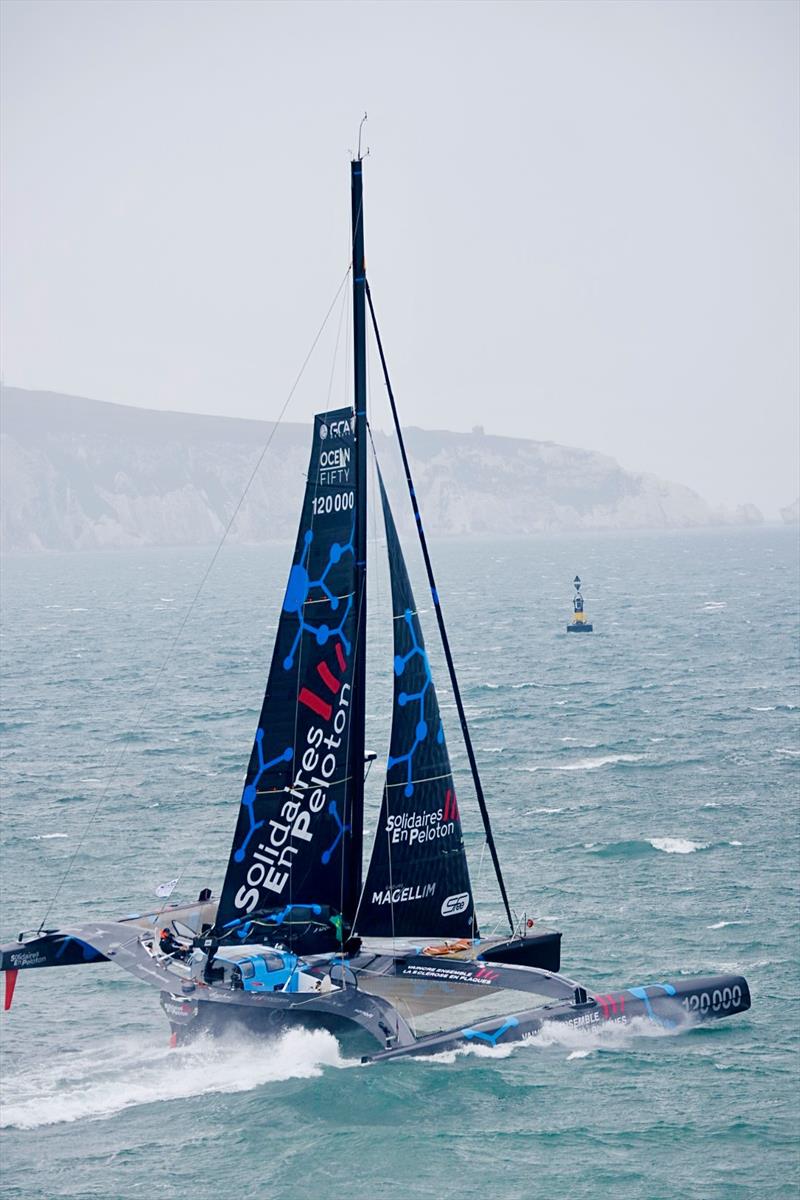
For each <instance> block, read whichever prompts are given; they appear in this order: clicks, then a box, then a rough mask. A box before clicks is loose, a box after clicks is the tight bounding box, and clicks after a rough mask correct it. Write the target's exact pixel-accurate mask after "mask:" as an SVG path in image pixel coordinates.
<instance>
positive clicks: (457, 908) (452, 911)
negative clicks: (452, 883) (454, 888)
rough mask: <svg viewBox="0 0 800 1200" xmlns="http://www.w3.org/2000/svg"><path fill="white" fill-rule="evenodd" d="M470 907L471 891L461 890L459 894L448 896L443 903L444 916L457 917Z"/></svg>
mask: <svg viewBox="0 0 800 1200" xmlns="http://www.w3.org/2000/svg"><path fill="white" fill-rule="evenodd" d="M468 908H469V892H460V893H459V895H458V896H448V897H447V899H446V900H445V901H444V902H443V904H442V916H443V917H455V916H457V915H458V914H459V913H463V912H466V910H467V909H468Z"/></svg>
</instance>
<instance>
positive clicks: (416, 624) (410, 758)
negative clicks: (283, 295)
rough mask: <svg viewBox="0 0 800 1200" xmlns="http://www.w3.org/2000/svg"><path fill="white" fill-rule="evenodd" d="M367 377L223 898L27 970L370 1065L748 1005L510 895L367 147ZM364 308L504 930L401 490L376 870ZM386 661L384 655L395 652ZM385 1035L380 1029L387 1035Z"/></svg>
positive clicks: (44, 942) (279, 666)
mask: <svg viewBox="0 0 800 1200" xmlns="http://www.w3.org/2000/svg"><path fill="white" fill-rule="evenodd" d="M351 192H352V250H353V255H352V294H353V332H354V364H355V372H354V374H355V391H354V403H353V406H352V408H350V407H347V408H342V409H339V410H337V411H327V412H324V413H321V414H319V415H318V416H317V417H316V418H315V420H314V427H313V435H312V446H311V459H310V463H309V469H308V478H307V484H306V491H305V497H304V501H303V508H302V514H301V518H300V528H299V531H298V536H297V542H296V546H295V552H294V557H293V560H292V567H291V570H290V572H289V580H288V584H287V587H286V593H285V596H284V600H283V606H282V610H281V614H280V620H279V625H278V631H277V635H276V640H275V648H274V651H273V656H272V663H271V667H270V671H269V677H268V681H267V687H266V694H265V697H264V702H263V706H262V709H261V715H260V717H259V721H258V728H257V730H256V735H255V742H254V745H253V749H252V753H251V755H250V761H249V765H248V768H247V774H246V777H245V783H244V791H243V795H242V800H241V805H240V808H239V813H238V819H237V823H236V830H235V833H234V838H233V845H232V848H231V853H230V858H229V861H228V869H227V872H226V874H225V879H224V882H223V885H222V890H221V893H220V896H219V900H218V901H214V900H213V899H211V897H210V893H207V892H204V893H201V897H200V899H199V900H198V901H197V902H195V903H193V904H184V905H177V904H170V905H169V906H162V908H161V909H159V910H158V911H156V912H151V913H146V914H143V915H140V916H129V917H125V918H124V919H121V920H117V921H89V922H87V923H85V924H81V925H79V926H76V927H74V928H62V929H43V928H40V929H39V930H37V931H36V932H35V934H25V935H23V934H20V937H19V939H18V941H17V942H14V943H12V944H10V945H5V946H3V947H1V948H0V969H2V970H4V971H5V972H6V988H5V1006H6V1008H8V1007H10V1004H11V998H12V995H13V991H14V984H15V981H16V977H17V973H18V971H19V970H21V969H28V968H33V967H55V966H67V965H75V964H80V963H85V962H107V961H110V962H113V963H115V964H116V965H117V966H119V967H122V968H123V969H124V970H126V971H129V972H131V973H132V974H133V975H135V976H137V977H138V978H139V979H141V980H143V981H144V982H145V983H148V984H150V985H151V986H153V987H155V988H157V989H158V991H159V992H160V994H161V1004H162V1006H163V1008H164V1011H165V1012H166V1014H167V1017H168V1019H169V1021H170V1025H171V1028H172V1040H173V1042H174V1043H177V1042H182V1041H184V1040H186V1039H188V1038H190V1037H192V1036H194V1035H195V1034H197V1033H198V1032H201V1031H203V1032H206V1031H207V1032H211V1033H216V1032H219V1031H221V1030H224V1029H226V1028H227V1027H229V1026H231V1025H240V1026H242V1025H243V1026H245V1027H247V1028H249V1029H251V1030H255V1031H257V1032H259V1033H263V1034H274V1033H277V1032H280V1031H282V1030H284V1029H286V1028H287V1027H288V1026H291V1025H297V1024H302V1025H305V1026H310V1027H325V1028H329V1029H331V1030H333V1031H334V1032H341V1031H343V1030H345V1029H347V1028H348V1027H349V1028H350V1029H351V1030H352V1029H356V1030H361V1031H365V1032H366V1034H368V1035H371V1037H372V1039H373V1042H372V1044H371V1046H370V1048H371V1050H372V1053H371V1055H369V1056H368V1057H369V1059H370V1060H375V1059H386V1058H397V1057H401V1056H406V1055H413V1054H435V1053H439V1052H441V1051H445V1050H453V1049H458V1048H462V1047H466V1046H469V1045H484V1046H497V1045H499V1044H502V1045H505V1044H506V1043H510V1042H514V1041H518V1040H520V1039H524V1038H528V1037H531V1036H534V1035H536V1034H537V1033H538V1032H539V1031H540V1030H541V1029H542V1027H543V1025H545V1023H547V1022H566V1023H567V1024H569V1025H572V1026H576V1027H597V1026H598V1025H600V1024H603V1023H607V1022H612V1023H614V1022H615V1023H621V1022H622V1023H624V1022H629V1021H630V1020H631V1019H632V1018H634V1017H642V1018H646V1019H649V1020H650V1021H653V1022H657V1023H659V1024H662V1025H668V1026H673V1025H678V1024H679V1023H681V1022H682V1021H685V1020H688V1021H691V1019H692V1018H697V1019H708V1018H717V1017H726V1016H731V1015H733V1014H734V1013H739V1012H743V1011H745V1010H746V1009H747V1008H749V1006H750V994H749V989H748V986H747V983H746V981H745V979H744V978H743V977H742V976H740V975H708V976H703V977H694V978H688V977H684V978H675V979H673V980H672V981H665V982H658V983H645V984H643V985H640V986H634V987H625V988H622V989H620V990H615V991H612V992H610V993H603V994H598V993H596V992H594V991H592V990H591V989H589V988H587V987H586V986H585V985H582V984H579V983H577V982H575V980H573V979H569V978H567V977H566V976H565V975H563V974H561V973H560V942H561V934H560V933H558V932H557V931H554V930H550V929H545V928H541V927H539V926H538V925H535V926H534V925H533V924H532V922H530V921H525V920H523V921H521V922H516V921H515V920H514V918H513V916H512V910H511V906H510V903H509V899H508V896H507V893H506V888H505V884H504V881H503V875H502V872H501V870H500V863H499V861H498V856H497V850H496V846H495V842H494V839H493V837H492V830H491V824H490V820H489V814H488V810H487V806H486V801H485V797H484V793H483V789H482V786H481V781H480V777H479V774H478V770H477V765H476V762H475V756H474V753H473V748H472V743H471V741H470V736H469V730H468V727H467V721H466V716H465V713H464V707H463V703H462V700H461V693H460V690H459V686H458V679H457V677H456V672H455V668H454V665H453V659H452V655H451V652H450V645H449V642H448V640H447V633H446V630H445V626H444V620H443V616H442V608H441V603H440V599H439V594H438V591H437V589H436V583H435V579H434V575H433V569H432V566H431V560H430V555H429V553H428V546H427V543H426V540H425V533H424V530H423V526H422V521H421V518H420V513H419V508H418V501H417V496H416V493H415V491H414V485H413V482H412V478H411V472H410V469H409V463H408V458H407V456H406V452H405V446H404V442H403V435H402V430H401V427H400V423H399V420H398V417H397V409H396V406H395V401H394V396H393V393H392V388H391V383H390V380H389V375H388V370H387V367H386V360H385V356H384V351H383V346H382V343H381V339H380V333H379V331H378V325H377V320H376V318H375V310H374V307H373V302H372V297H371V294H370V289H369V284H368V281H367V277H366V270H365V259H364V220H363V217H364V213H363V203H362V157H361V154H360V152H359V154H358V155H357V156H356V157H355V158H354V159H353V161H352V163H351ZM367 310H369V314H370V317H371V321H372V325H373V328H374V332H375V337H376V344H377V349H378V353H379V356H380V360H381V365H382V368H383V373H384V379H385V383H386V386H387V391H388V396H389V402H390V406H391V410H392V415H393V419H394V424H395V428H396V432H397V436H398V441H399V447H400V451H401V455H402V461H403V467H404V471H405V477H406V481H407V484H408V492H409V496H410V498H411V505H412V509H413V513H414V519H415V523H416V528H417V532H418V535H419V538H420V542H421V547H422V554H423V558H424V561H425V567H426V570H427V575H428V581H429V584H430V588H431V597H432V601H433V611H434V612H435V614H436V618H437V622H438V626H439V631H440V634H441V638H442V644H443V649H444V655H445V659H446V662H447V666H448V670H449V673H450V682H451V685H452V689H453V693H454V697H455V701H456V707H457V711H458V716H459V719H460V724H461V731H462V735H463V738H464V742H465V746H466V750H467V756H468V759H469V764H470V767H471V770H472V776H473V780H474V784H475V790H476V794H477V799H478V804H479V807H480V811H481V815H482V818H483V823H484V828H485V834H486V845H487V847H488V849H489V852H490V855H491V858H492V862H493V865H494V869H495V873H496V876H497V881H498V884H499V888H500V894H501V897H502V901H503V906H504V909H505V914H506V917H507V918H508V922H509V934H508V935H505V936H489V937H484V936H482V935H481V932H480V928H479V925H478V918H477V915H476V912H475V907H474V903H473V894H472V886H471V883H470V875H469V870H468V867H467V858H466V854H465V850H464V841H463V837H462V828H461V815H460V811H459V805H458V801H457V799H456V789H455V785H454V781H453V776H452V773H451V768H450V759H449V756H448V751H447V744H446V742H445V736H444V730H443V727H442V721H441V717H440V712H439V705H438V702H437V698H436V691H435V688H434V684H433V679H432V677H431V671H430V666H429V662H428V656H427V653H426V651H425V643H424V641H423V636H422V630H421V627H420V619H419V613H418V610H417V606H416V604H415V601H414V596H413V594H412V590H411V585H410V582H409V578H408V574H407V571H406V565H405V561H404V558H403V551H402V548H401V545H400V541H399V539H398V534H397V529H396V527H395V522H394V519H393V517H392V512H391V509H390V506H389V501H388V498H387V495H386V491H385V489H384V487H383V483H382V481H381V482H380V485H379V486H380V497H381V506H382V509H383V518H384V523H385V528H386V541H387V549H388V556H389V567H390V576H391V601H392V613H393V628H394V697H393V706H392V724H391V735H390V746H389V756H388V760H387V767H386V777H385V783H384V788H383V796H382V801H381V808H380V815H379V819H378V823H377V832H376V834H375V838H374V844H373V847H372V854H371V857H370V860H369V865H368V867H367V870H366V874H365V875H364V873H363V870H362V842H363V833H364V829H363V825H364V822H363V813H364V772H365V768H364V763H365V742H364V729H365V704H366V688H365V662H366V656H365V647H366V634H367V603H366V599H367V593H366V575H367V454H368V444H369V427H368V423H367V413H366V390H367V377H366V333H367ZM387 668H388V664H387ZM375 1043H377V1046H376V1045H375Z"/></svg>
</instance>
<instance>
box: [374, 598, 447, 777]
mask: <svg viewBox="0 0 800 1200" xmlns="http://www.w3.org/2000/svg"><path fill="white" fill-rule="evenodd" d="M404 620H405V623H406V625H408V631H409V633H410V634H411V641H412V643H413V644H412V647H411V649H410V650H409V652H408V654H398V655H396V656H395V660H394V673H395V675H397V676H398V678H399V677H400V676H401V675H403V673H404V672H405V669H406V667H407V665H408V664H409V662H410V661H411V659H412V658H416V657H419V658H420V659H421V660H422V666H423V669H424V671H425V681H424V683H423V684H422V687H421V688H420V690H419V691H418V692H400V693H399V695H398V697H397V703H398V704H399V705H400V707H401V708H405V706H406V705H407V704H413V703H414V701H416V702H417V703H418V704H419V720H418V721H417V724H416V726H415V728H414V742H413V744H412V746H411V748H410V750H407V751H406V753H405V754H398V755H397V756H396V757H395V758H393V757H392V756H391V754H390V755H389V758H388V761H387V764H386V766H387V769H389V770H391V768H392V767H396V766H397V765H398V763H402V762H404V763H405V764H406V766H407V768H408V774H407V781H406V787H405V794H406V796H413V795H414V783H413V780H412V771H413V763H414V753H415V751H416V749H417V747H418V746H420V745H421V744H422V743H423V742H424V741H425V739H426V737H427V736H428V723H427V721H426V720H425V695H426V693H427V691H428V688H429V687H430V686H431V668H430V664H429V662H428V655H427V653H426V651H425V649H424V647H423V646H421V645H420V644H419V642H418V641H417V632H416V630H415V628H414V613H412V611H411V609H409V608H407V609H406V611H405V613H404ZM436 740H437V741H438V743H439V744H440V745H441V744H442V742H443V741H444V734H443V732H442V726H441V722H440V723H439V732H438V733H437V735H436Z"/></svg>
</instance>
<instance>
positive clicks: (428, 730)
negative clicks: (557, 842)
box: [356, 475, 477, 938]
mask: <svg viewBox="0 0 800 1200" xmlns="http://www.w3.org/2000/svg"><path fill="white" fill-rule="evenodd" d="M379 483H380V492H381V503H382V506H383V516H384V523H385V526H386V543H387V550H388V553H389V568H390V575H391V593H392V611H393V621H392V627H393V634H394V647H393V668H394V701H393V707H392V728H391V735H390V745H389V755H388V759H387V765H386V779H385V783H384V789H383V797H382V800H381V809H380V814H379V818H378V827H377V832H376V835H375V843H374V846H373V850H372V857H371V859H370V864H369V869H368V871H367V877H366V882H365V885H364V891H363V894H362V897H361V903H360V907H359V912H358V917H357V921H356V926H357V931H358V933H359V934H361V935H362V936H370V937H420V936H425V937H453V938H460V937H469V936H475V935H476V932H477V931H476V929H475V917H474V905H473V898H472V888H471V884H470V879H469V870H468V867H467V859H466V854H465V851H464V841H463V837H462V832H461V816H460V813H459V809H458V800H457V797H456V790H455V785H454V782H453V775H452V771H451V768H450V758H449V755H448V752H447V744H446V741H445V735H444V729H443V726H442V721H441V716H440V713H439V704H438V700H437V697H436V689H435V687H434V683H433V675H432V672H431V667H430V662H429V660H428V654H427V651H426V649H425V641H424V638H423V635H422V627H421V625H420V621H419V615H418V609H417V605H416V604H415V602H414V595H413V592H412V589H411V584H410V581H409V578H408V571H407V569H406V564H405V560H404V558H403V552H402V548H401V546H400V542H399V539H398V536H397V530H396V527H395V523H394V518H393V516H392V511H391V507H390V505H389V501H388V497H387V495H386V491H385V489H384V486H383V480H382V479H380V475H379Z"/></svg>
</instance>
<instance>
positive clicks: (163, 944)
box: [158, 925, 183, 955]
mask: <svg viewBox="0 0 800 1200" xmlns="http://www.w3.org/2000/svg"><path fill="white" fill-rule="evenodd" d="M158 948H159V950H160V951H161V953H162V954H173V955H174V954H179V953H182V952H183V946H181V944H180V942H178V941H177V940H176V939H175V938H174V937H173V936H172V931H171V930H170V929H167V927H166V925H165V926H164V928H163V929H162V930H161V933H160V934H159V935H158Z"/></svg>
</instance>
